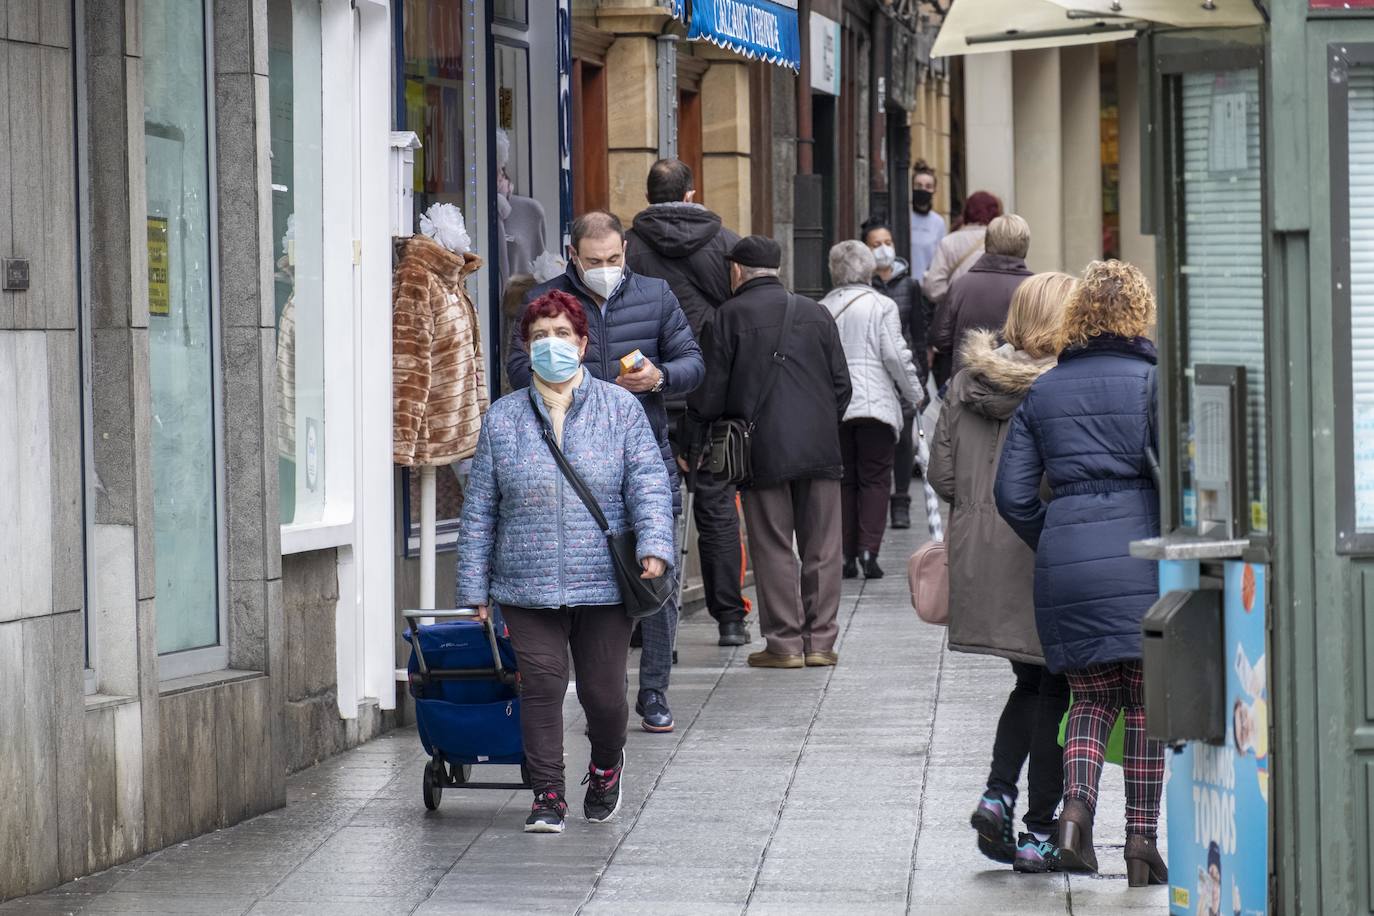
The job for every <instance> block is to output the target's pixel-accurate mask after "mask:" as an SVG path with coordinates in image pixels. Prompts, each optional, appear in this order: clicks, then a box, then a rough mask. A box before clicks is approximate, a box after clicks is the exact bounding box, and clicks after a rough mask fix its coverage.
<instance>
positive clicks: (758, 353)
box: [688, 235, 850, 668]
mask: <svg viewBox="0 0 1374 916" xmlns="http://www.w3.org/2000/svg"><path fill="white" fill-rule="evenodd" d="M729 258H730V261H731V264H732V267H731V284H732V285H733V286H734V289H735V296H734V298H732V299H730V300H728V301H726V302H725V303H724V304H722V305H721V307H720V310H719V311H718V312H717V313H716V318H715V320H714V321H713V322H712V323H711V324H710V325H708V326H707V328H706V333H705V335H704V341H705V347H706V351H707V357H706V358H707V361H708V362H709V363H710V364H711V365H712V366H720V367H722V368H725V367H728V371H721V372H716V373H713V374H712V375H711V377H710V378H708V379H707V380H706V383H705V384H704V385H703V386H702V387H701V389H700V390H699V391H698V392H697V393H696V394H695V395H693V396H692V398H690V399H689V401H688V404H689V410H690V414H691V417H692V418H693V419H694V420H696V421H697V422H698V423H700V424H702V425H704V424H708V423H710V422H711V421H713V420H717V419H719V418H721V417H731V418H738V419H745V420H750V421H752V422H753V423H754V431H753V436H752V450H751V472H752V474H751V479H750V481H749V482H748V483H747V484H746V485H744V486H742V487H741V490H742V494H743V498H744V520H745V528H746V529H747V532H748V536H749V552H750V554H751V555H752V556H753V559H754V578H755V581H756V582H757V584H758V590H759V630H760V632H761V633H762V635H763V637H764V639H765V640H767V643H768V646H767V648H766V649H764V650H763V651H762V652H755V653H753V654H752V655H750V656H749V664H750V665H751V666H753V667H756V668H801V667H804V666H813V667H819V666H827V665H834V664H835V662H836V661H837V660H838V658H839V656H838V655H837V654H836V653H835V640H836V638H837V637H838V635H839V628H838V625H837V620H836V618H837V616H838V612H839V605H840V573H841V563H842V545H841V538H840V477H841V474H842V471H843V461H842V459H841V456H840V419H841V418H842V417H843V416H844V411H845V408H846V407H847V406H848V405H849V395H850V381H849V366H848V365H847V364H846V362H845V358H844V348H843V347H842V346H841V344H840V335H839V331H838V329H837V328H836V327H835V322H834V320H833V319H832V318H831V317H830V313H829V312H827V311H826V310H825V309H824V308H823V307H822V306H821V305H820V304H819V303H817V302H815V301H813V300H811V299H807V298H806V297H804V296H793V295H792V294H791V293H789V292H788V291H787V288H786V287H784V286H783V285H782V281H781V280H779V279H778V267H779V265H780V264H781V263H782V250H781V249H780V248H779V247H778V243H777V242H775V241H773V240H772V239H769V238H764V237H763V236H758V235H751V236H749V237H747V238H745V239H742V240H740V242H739V244H737V245H736V246H735V247H734V248H732V249H731V251H730V255H729ZM789 309H791V310H792V321H791V328H790V331H789V333H788V334H787V339H785V340H784V339H782V337H783V331H784V330H785V329H786V326H787V315H788V311H789ZM775 354H777V355H779V356H780V357H781V359H780V361H778V362H777V363H775V361H774V355H775ZM774 365H776V366H777V368H776V370H771V369H770V367H773V366H774ZM770 371H776V372H777V373H778V378H777V380H776V382H775V384H774V385H773V386H772V388H771V390H770V391H769V392H768V397H767V398H766V399H765V400H764V401H763V402H762V403H759V393H760V391H762V390H763V389H764V388H765V382H766V380H767V378H768V373H769V372H770ZM794 540H795V542H796V545H797V548H798V551H799V553H800V555H801V568H800V569H799V568H798V566H797V555H796V554H794V553H793V549H792V545H793V542H794Z"/></svg>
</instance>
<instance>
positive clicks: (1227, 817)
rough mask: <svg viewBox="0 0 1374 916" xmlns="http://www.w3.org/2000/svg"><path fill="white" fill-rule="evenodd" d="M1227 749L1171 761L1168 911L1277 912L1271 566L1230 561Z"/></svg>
mask: <svg viewBox="0 0 1374 916" xmlns="http://www.w3.org/2000/svg"><path fill="white" fill-rule="evenodd" d="M1225 589H1226V590H1225V597H1224V605H1223V606H1224V612H1223V613H1224V616H1225V629H1224V634H1223V642H1222V645H1223V650H1224V652H1225V658H1226V743H1225V744H1224V745H1222V746H1220V747H1216V746H1213V745H1208V744H1200V743H1197V742H1193V743H1190V744H1189V745H1188V746H1187V747H1186V748H1185V749H1184V751H1183V752H1182V753H1179V754H1174V753H1172V752H1170V755H1169V777H1168V778H1169V785H1168V806H1169V807H1168V814H1169V820H1168V823H1169V883H1170V888H1169V911H1170V912H1171V913H1174V914H1177V916H1256V914H1265V913H1268V912H1269V900H1268V891H1269V686H1268V677H1267V675H1266V671H1267V660H1266V658H1265V638H1264V636H1265V568H1264V567H1263V566H1257V565H1255V564H1253V563H1242V562H1239V561H1235V562H1228V563H1227V564H1226V585H1225Z"/></svg>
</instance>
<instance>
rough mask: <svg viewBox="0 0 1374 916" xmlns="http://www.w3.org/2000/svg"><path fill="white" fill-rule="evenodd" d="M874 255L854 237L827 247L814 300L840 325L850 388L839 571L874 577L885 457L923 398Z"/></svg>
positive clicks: (886, 482) (888, 472) (887, 477)
mask: <svg viewBox="0 0 1374 916" xmlns="http://www.w3.org/2000/svg"><path fill="white" fill-rule="evenodd" d="M875 270H876V262H875V261H874V259H873V252H872V251H871V250H869V247H868V246H867V245H865V244H864V243H863V242H860V241H854V240H851V241H845V242H840V243H839V244H838V245H836V246H835V247H834V248H831V249H830V279H831V282H833V283H834V284H835V289H833V290H831V292H830V294H829V295H828V296H826V297H825V298H824V299H822V300H821V305H823V306H825V307H826V308H827V309H828V310H829V311H830V315H831V317H833V318H834V319H835V324H836V326H837V327H838V328H839V331H840V343H841V345H842V346H843V347H844V358H845V361H846V362H847V363H848V364H849V381H850V384H851V386H852V391H853V393H852V394H851V395H850V398H849V406H848V407H847V408H845V412H844V420H843V422H842V423H841V424H840V453H841V455H842V457H843V458H844V477H843V478H842V479H841V490H840V492H841V521H842V524H843V527H844V556H845V565H844V576H845V578H846V579H853V578H855V577H856V576H858V574H859V566H860V564H862V566H863V573H864V578H866V579H880V578H882V575H883V570H882V568H881V567H880V566H878V550H879V548H881V547H882V544H883V533H884V531H885V530H886V529H887V506H888V497H889V494H890V493H891V492H892V464H893V461H894V458H895V455H896V448H897V440H898V438H899V437H900V436H901V434H902V426H903V425H904V423H905V419H904V414H905V413H906V412H912V413H914V412H915V411H916V409H917V408H919V406H920V404H921V400H922V393H921V379H920V377H919V376H918V375H917V372H916V366H915V363H913V362H912V358H911V350H910V348H908V347H907V344H906V338H905V337H904V336H902V324H901V319H900V318H899V317H898V315H897V304H896V303H895V302H893V301H892V300H891V299H889V298H888V297H887V296H884V295H883V294H882V293H879V292H877V291H876V290H874V289H873V287H872V286H871V285H870V283H871V281H872V279H873V273H874V271H875Z"/></svg>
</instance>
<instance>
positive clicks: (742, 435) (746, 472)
mask: <svg viewBox="0 0 1374 916" xmlns="http://www.w3.org/2000/svg"><path fill="white" fill-rule="evenodd" d="M796 318H797V299H796V296H794V295H792V294H791V293H788V294H787V308H786V311H785V312H784V313H783V319H782V332H781V333H780V334H779V335H778V345H777V346H776V347H774V348H773V357H772V359H773V362H772V364H771V365H770V366H769V367H768V376H767V378H765V379H764V381H763V387H762V388H761V389H760V390H759V397H758V400H757V401H755V402H754V410H753V412H752V416H750V417H749V418H748V419H747V420H746V419H732V420H717V421H715V422H714V423H712V424H711V460H710V464H709V465H708V467H709V468H710V470H711V473H712V474H713V475H715V477H716V479H717V480H721V481H724V482H726V483H729V484H734V485H735V486H740V485H741V484H748V483H749V482H750V480H752V479H753V476H754V473H753V464H752V458H753V456H752V451H753V437H754V427H755V426H757V425H758V421H759V412H760V411H761V410H762V409H763V405H764V404H765V403H766V402H767V401H768V396H769V395H770V394H772V392H773V386H774V385H775V384H777V381H778V375H779V373H780V371H781V369H782V364H783V363H785V362H786V361H787V349H786V348H787V341H788V338H790V337H791V335H792V325H793V323H794V322H795V321H796Z"/></svg>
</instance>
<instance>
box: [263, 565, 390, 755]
mask: <svg viewBox="0 0 1374 916" xmlns="http://www.w3.org/2000/svg"><path fill="white" fill-rule="evenodd" d="M282 585H283V587H282V596H283V603H284V605H285V616H286V768H287V772H289V773H294V772H295V771H297V770H300V769H303V768H305V767H308V766H311V765H312V764H316V763H319V762H320V761H321V760H323V759H325V758H326V757H332V756H333V755H335V754H339V753H342V752H343V751H346V750H349V749H350V748H354V747H357V746H358V745H359V744H361V743H363V742H364V741H367V740H369V739H371V738H375V737H376V736H377V735H379V734H381V733H382V732H384V731H386V730H388V729H391V728H394V727H396V725H398V724H401V720H402V719H403V717H404V714H403V713H397V712H396V711H393V710H387V711H383V710H381V709H380V708H379V707H378V705H377V703H376V702H375V701H365V702H363V703H362V704H361V705H360V706H359V707H358V717H357V718H356V719H342V718H340V717H339V706H338V703H339V695H338V674H337V670H336V664H337V663H336V660H335V659H336V654H337V653H336V646H337V639H336V629H335V626H336V625H335V604H336V603H337V602H338V599H339V579H338V552H337V551H335V550H317V551H313V552H310V553H301V554H293V555H290V556H286V557H283V558H282Z"/></svg>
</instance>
